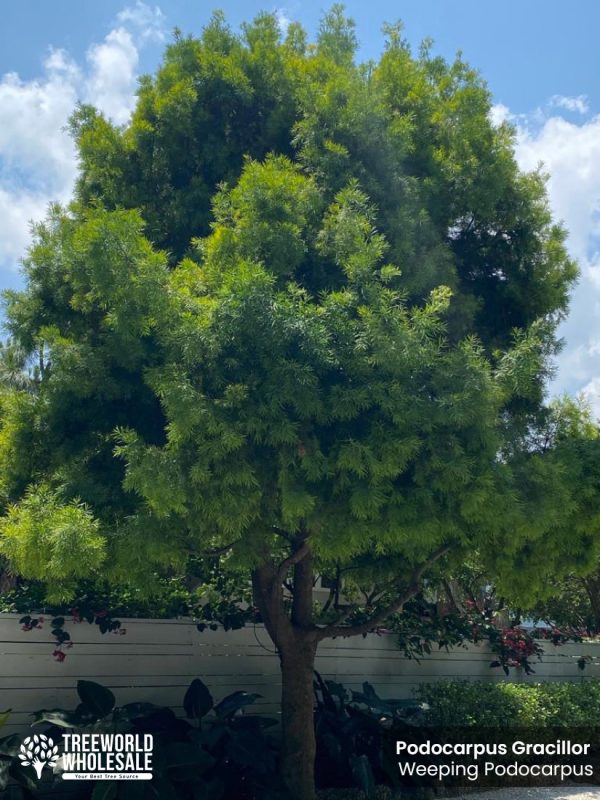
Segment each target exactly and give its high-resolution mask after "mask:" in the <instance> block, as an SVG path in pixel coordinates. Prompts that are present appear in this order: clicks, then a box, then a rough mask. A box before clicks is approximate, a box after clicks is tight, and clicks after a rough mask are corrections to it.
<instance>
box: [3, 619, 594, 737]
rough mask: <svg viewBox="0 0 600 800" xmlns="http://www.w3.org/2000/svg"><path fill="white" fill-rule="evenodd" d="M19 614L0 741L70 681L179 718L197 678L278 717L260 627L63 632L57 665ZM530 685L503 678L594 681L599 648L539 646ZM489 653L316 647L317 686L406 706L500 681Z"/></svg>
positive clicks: (7, 625)
mask: <svg viewBox="0 0 600 800" xmlns="http://www.w3.org/2000/svg"><path fill="white" fill-rule="evenodd" d="M18 620H19V615H14V614H2V615H0V710H2V709H8V708H11V709H12V712H13V713H12V714H11V717H10V721H9V723H8V725H7V726H6V727H5V728H4V729H3V731H2V735H6V734H7V733H14V732H20V733H22V732H24V731H25V730H27V728H28V726H29V724H30V722H31V713H32V712H33V711H35V710H37V709H40V708H48V709H50V708H55V707H63V708H64V707H66V708H72V707H74V706H75V705H76V703H77V696H76V692H75V684H76V682H77V679H78V678H87V679H88V680H97V681H99V682H100V683H103V684H104V685H106V686H108V687H109V688H110V689H112V691H113V692H114V693H115V695H116V697H117V702H118V703H120V704H122V703H127V702H130V701H134V700H135V701H151V702H154V703H157V704H163V705H169V706H171V707H173V708H174V709H175V710H176V711H180V710H181V704H182V701H183V695H184V693H185V690H186V688H187V686H188V685H189V683H190V681H191V680H192V678H194V677H200V678H202V680H204V681H205V683H206V684H207V685H208V686H209V688H210V690H211V692H212V693H213V696H214V697H215V699H217V700H218V699H220V698H221V697H223V696H225V695H226V694H229V693H230V692H232V691H235V690H236V689H245V690H246V691H250V692H256V693H257V694H260V695H261V699H260V701H258V702H257V704H256V706H255V710H256V711H258V712H260V713H268V714H277V713H278V702H279V694H280V689H281V685H280V677H279V662H278V658H277V655H276V653H275V651H274V648H273V644H272V643H271V641H270V640H269V638H268V636H267V634H266V632H265V631H264V629H263V628H262V627H261V626H258V625H257V626H247V627H246V628H244V629H242V630H239V631H229V632H227V633H226V632H224V631H222V630H218V631H209V630H207V631H204V632H203V633H199V632H198V631H197V629H196V626H195V624H194V623H193V622H191V621H189V620H148V619H128V620H124V621H123V625H124V627H125V628H126V631H127V632H126V634H125V635H114V634H105V635H102V634H100V633H99V631H98V629H97V628H96V626H94V625H88V624H87V623H81V624H74V623H68V624H67V629H68V630H69V633H70V634H71V636H72V639H73V647H72V648H70V649H69V650H67V651H66V652H67V658H66V659H65V661H64V662H62V663H59V662H57V661H55V660H54V659H53V658H52V651H53V650H54V642H53V640H52V637H51V635H50V629H49V625H48V622H46V623H45V625H44V626H43V628H42V629H41V630H36V629H34V630H32V631H28V632H26V631H22V630H21V628H20V625H19V622H18ZM546 650H547V651H546V654H545V657H544V660H543V661H542V662H541V663H539V664H537V665H536V673H535V675H533V676H525V675H521V674H519V671H515V670H512V671H511V675H510V680H513V681H514V680H518V681H523V682H535V681H545V680H551V681H560V680H571V681H582V680H587V679H589V678H592V677H600V666H598V664H589V665H588V666H587V667H586V669H585V671H584V672H582V671H581V670H579V669H578V667H577V659H578V658H579V657H580V656H581V655H591V656H594V657H595V658H600V645H596V644H595V645H588V644H585V645H583V644H582V645H573V644H570V645H566V646H564V647H559V648H555V647H553V646H552V645H548V646H547V648H546ZM492 659H493V654H492V653H491V652H489V651H488V650H487V649H486V648H485V647H483V646H470V647H468V648H456V649H454V650H451V651H450V652H447V651H445V650H440V651H436V652H433V653H432V654H431V655H430V656H428V657H427V658H424V659H422V660H421V661H416V660H414V659H407V658H405V657H404V656H403V655H402V653H401V652H400V651H399V650H398V649H397V647H396V645H395V642H394V637H393V636H390V635H383V636H375V635H370V636H367V637H366V638H362V637H359V638H357V639H336V640H329V641H325V642H323V644H322V645H321V647H320V649H319V655H318V658H317V669H318V670H319V671H320V672H321V674H322V675H323V676H324V677H326V678H331V679H334V680H337V681H340V682H342V683H343V684H344V685H346V686H347V687H348V688H351V689H360V688H361V685H362V682H363V681H365V680H368V681H369V682H370V683H372V684H373V685H374V686H375V688H376V689H377V691H378V692H379V693H380V694H381V695H382V696H383V697H410V696H411V695H412V693H413V691H414V689H415V688H416V687H417V686H418V685H419V684H421V683H430V682H434V681H439V680H444V679H447V678H462V679H466V680H487V681H493V680H503V679H504V675H503V674H502V672H501V671H500V670H497V669H490V666H489V665H490V661H492Z"/></svg>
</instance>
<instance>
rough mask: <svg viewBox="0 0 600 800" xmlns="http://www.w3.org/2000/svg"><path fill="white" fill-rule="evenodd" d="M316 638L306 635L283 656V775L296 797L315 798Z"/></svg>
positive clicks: (300, 799) (295, 798)
mask: <svg viewBox="0 0 600 800" xmlns="http://www.w3.org/2000/svg"><path fill="white" fill-rule="evenodd" d="M316 651H317V645H316V641H314V639H312V640H311V639H310V638H307V637H304V636H302V635H301V636H300V637H299V638H296V641H295V642H294V643H293V644H292V645H291V647H289V648H288V647H286V646H284V647H283V648H281V649H280V657H281V684H282V687H281V715H282V716H281V729H282V730H281V734H282V751H281V777H282V778H283V780H284V783H285V785H286V786H287V787H288V789H289V791H290V794H291V796H292V797H293V798H294V800H314V797H315V755H316V739H315V723H314V695H313V673H314V666H315V655H316Z"/></svg>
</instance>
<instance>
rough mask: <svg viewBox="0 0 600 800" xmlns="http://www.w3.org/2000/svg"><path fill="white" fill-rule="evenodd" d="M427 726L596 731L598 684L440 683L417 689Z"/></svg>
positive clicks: (599, 709)
mask: <svg viewBox="0 0 600 800" xmlns="http://www.w3.org/2000/svg"><path fill="white" fill-rule="evenodd" d="M417 697H418V699H419V701H421V702H423V703H426V704H427V705H428V706H429V709H428V710H427V712H426V715H425V721H426V724H429V725H481V726H488V727H496V728H497V727H505V726H518V725H521V726H526V727H533V726H544V727H551V726H555V727H563V726H586V725H589V726H595V725H597V724H598V719H599V718H600V680H590V681H585V682H584V683H570V682H568V683H567V682H565V683H528V684H517V683H480V682H470V681H441V682H439V683H435V684H427V685H423V686H421V687H420V688H419V689H418V691H417Z"/></svg>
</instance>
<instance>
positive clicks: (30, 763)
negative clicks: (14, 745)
mask: <svg viewBox="0 0 600 800" xmlns="http://www.w3.org/2000/svg"><path fill="white" fill-rule="evenodd" d="M19 759H20V760H21V764H22V766H24V767H33V768H34V770H35V774H36V775H37V777H38V780H39V779H40V778H41V777H42V770H43V769H44V767H50V769H54V767H55V766H56V763H57V761H58V746H57V745H55V744H54V742H53V740H52V739H51V738H50V737H49V736H45V735H44V734H43V733H36V734H34V735H33V736H28V737H27V738H26V739H25V740H24V741H23V744H22V745H21V752H20V753H19Z"/></svg>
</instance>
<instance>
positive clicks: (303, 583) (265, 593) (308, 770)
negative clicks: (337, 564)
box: [252, 543, 317, 800]
mask: <svg viewBox="0 0 600 800" xmlns="http://www.w3.org/2000/svg"><path fill="white" fill-rule="evenodd" d="M297 547H301V543H299V544H298V545H297ZM295 552H296V553H298V550H296V551H295ZM290 568H293V573H294V580H293V598H292V603H291V613H290V610H289V608H286V603H285V602H284V596H283V586H282V574H281V570H278V569H277V568H275V567H274V566H273V565H269V564H268V563H266V564H263V565H262V566H261V567H258V568H257V569H255V570H254V572H253V575H252V585H253V593H254V600H255V603H256V605H257V607H258V609H259V611H260V614H261V617H262V620H263V622H264V624H265V628H266V629H267V632H268V633H269V636H270V637H271V639H272V641H273V643H274V644H275V646H276V647H277V649H278V651H279V660H280V664H281V685H282V689H281V777H282V779H283V781H284V783H285V785H286V787H287V789H288V791H289V793H290V797H291V798H293V800H314V798H315V754H316V740H315V723H314V694H313V673H314V666H315V656H316V652H317V636H316V634H315V630H314V626H313V624H312V590H313V565H312V554H311V553H310V552H304V553H302V555H298V560H297V562H295V563H293V564H291V565H290Z"/></svg>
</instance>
